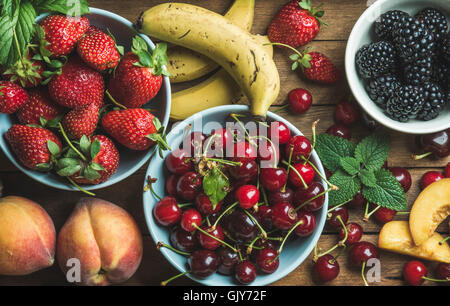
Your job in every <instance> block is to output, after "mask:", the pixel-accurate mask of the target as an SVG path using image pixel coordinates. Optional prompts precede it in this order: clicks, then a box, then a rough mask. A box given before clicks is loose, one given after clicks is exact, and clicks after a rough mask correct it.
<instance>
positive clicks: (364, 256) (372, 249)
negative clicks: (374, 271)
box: [349, 241, 379, 267]
mask: <svg viewBox="0 0 450 306" xmlns="http://www.w3.org/2000/svg"><path fill="white" fill-rule="evenodd" d="M378 256H379V253H378V248H377V247H376V246H375V245H374V244H372V243H370V242H367V241H359V242H357V243H355V244H354V245H353V246H352V248H351V249H350V253H349V258H350V262H351V263H352V264H353V265H355V266H357V267H361V266H362V264H363V263H365V262H367V261H368V260H369V259H371V258H378Z"/></svg>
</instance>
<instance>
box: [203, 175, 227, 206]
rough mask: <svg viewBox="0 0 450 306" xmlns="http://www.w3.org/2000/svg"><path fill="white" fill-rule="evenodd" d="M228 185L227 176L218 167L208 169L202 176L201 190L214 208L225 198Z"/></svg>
mask: <svg viewBox="0 0 450 306" xmlns="http://www.w3.org/2000/svg"><path fill="white" fill-rule="evenodd" d="M229 187H230V183H229V181H228V178H227V177H226V176H225V175H224V174H223V173H222V172H221V171H220V170H219V169H218V168H213V169H211V170H209V171H208V173H207V174H206V175H205V177H204V178H203V190H204V191H205V194H206V195H207V196H208V197H209V199H210V201H211V203H212V205H213V208H214V209H215V208H216V205H217V204H218V203H219V202H220V201H222V200H223V199H224V198H225V196H226V195H227V193H228V188H229Z"/></svg>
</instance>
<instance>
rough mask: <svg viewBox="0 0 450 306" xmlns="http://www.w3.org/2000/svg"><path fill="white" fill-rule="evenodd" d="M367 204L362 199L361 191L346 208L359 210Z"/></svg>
mask: <svg viewBox="0 0 450 306" xmlns="http://www.w3.org/2000/svg"><path fill="white" fill-rule="evenodd" d="M366 203H367V200H366V199H365V198H364V196H363V194H362V192H361V190H360V191H358V193H357V194H356V195H355V196H354V197H353V199H352V200H351V201H350V202H348V204H347V206H349V207H351V208H359V207H362V206H363V205H365V204H366Z"/></svg>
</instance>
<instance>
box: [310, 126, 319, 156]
mask: <svg viewBox="0 0 450 306" xmlns="http://www.w3.org/2000/svg"><path fill="white" fill-rule="evenodd" d="M319 121H320V119H317V120H316V121H314V122H313V124H312V138H313V144H312V148H311V152H312V151H314V149H315V148H316V134H317V133H316V128H317V124H319Z"/></svg>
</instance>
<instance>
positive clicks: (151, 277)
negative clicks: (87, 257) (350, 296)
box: [0, 0, 450, 286]
mask: <svg viewBox="0 0 450 306" xmlns="http://www.w3.org/2000/svg"><path fill="white" fill-rule="evenodd" d="M162 2H173V1H163V0H128V1H123V0H92V1H89V3H90V5H91V6H93V7H97V8H102V9H106V10H109V11H112V12H114V13H117V14H119V15H122V16H123V17H125V18H127V19H129V20H130V21H133V22H134V21H135V20H136V18H137V17H138V16H139V13H140V12H141V11H143V10H145V9H147V8H149V7H151V6H153V5H155V4H158V3H162ZM177 2H187V3H193V4H197V5H199V6H202V7H205V8H208V9H211V10H214V11H216V12H220V13H223V12H224V11H225V10H226V9H227V7H228V6H229V5H230V4H231V3H232V1H231V0H190V1H183V0H179V1H177ZM286 2H287V0H256V10H255V21H254V25H253V29H252V32H253V33H255V34H256V33H258V34H265V33H266V30H267V27H268V25H269V23H270V20H271V18H272V17H273V16H274V14H275V13H276V12H277V11H278V10H279V9H280V8H281V7H282V6H283V4H284V3H286ZM315 2H316V4H319V3H320V2H323V3H324V5H323V8H324V9H325V16H324V18H323V20H324V21H326V22H327V23H329V24H330V25H329V26H328V27H323V28H322V29H321V31H320V33H319V35H318V36H317V38H316V39H315V40H314V41H313V42H312V43H311V44H310V45H311V46H312V47H313V48H314V49H315V50H317V51H320V52H323V53H325V54H326V55H327V56H328V57H330V58H331V59H332V60H333V62H335V63H336V65H337V66H338V67H339V68H340V69H341V71H342V72H343V71H344V53H345V46H346V39H347V37H348V35H349V34H350V31H351V29H352V27H353V24H354V23H355V21H356V20H357V19H358V17H359V16H360V15H361V13H362V12H363V11H364V9H365V8H366V0H339V1H335V0H323V1H315ZM289 54H290V53H289V52H288V51H283V50H279V49H277V50H276V52H275V55H274V57H275V61H276V64H277V67H278V69H279V72H280V76H281V93H280V96H279V98H278V101H277V104H284V103H285V99H286V96H287V93H288V92H289V91H290V90H291V89H293V88H296V87H304V88H306V89H308V90H310V91H311V92H312V94H313V98H314V104H313V107H312V108H311V109H310V110H309V111H308V112H307V113H306V114H304V115H292V114H289V112H288V111H280V112H279V114H280V115H282V116H283V117H285V118H286V119H287V120H289V121H290V122H292V123H293V124H294V125H295V126H297V127H298V128H299V129H300V130H301V131H303V133H304V134H306V135H307V136H310V135H311V131H310V130H311V124H312V122H313V121H315V120H316V119H320V124H319V132H324V131H325V130H326V129H327V128H328V127H329V126H330V125H331V124H332V123H333V112H334V105H335V104H336V103H338V102H339V101H341V100H345V99H350V98H351V96H350V93H349V89H348V86H347V84H346V82H345V78H344V80H343V81H342V82H341V83H340V84H337V85H334V86H321V85H316V84H312V83H310V82H306V81H304V80H303V79H302V78H301V77H300V76H299V74H298V73H297V72H292V71H291V70H290V61H289V59H288V55H289ZM189 85H191V84H180V85H178V84H177V85H176V86H173V87H174V91H177V90H180V89H182V88H185V87H187V86H189ZM352 130H353V133H354V137H355V138H356V139H358V138H361V137H362V136H364V135H367V134H368V133H369V131H368V130H367V129H365V128H364V127H363V126H362V125H357V126H355V127H354V128H353V129H352ZM390 135H391V147H392V149H391V153H390V156H389V160H388V162H389V165H390V166H403V167H407V168H408V169H409V170H410V172H411V175H412V177H413V186H412V188H411V190H410V191H409V192H408V200H409V205H411V204H412V203H413V201H414V199H415V198H416V196H417V194H418V193H419V183H418V182H419V179H420V177H421V176H422V174H423V173H424V172H426V171H428V170H431V169H432V170H435V169H436V170H440V171H441V170H442V167H443V166H445V165H446V164H447V163H448V162H449V161H450V160H449V159H441V160H430V159H425V160H421V161H413V160H412V159H411V153H412V152H413V150H414V146H413V145H414V137H413V136H410V135H404V134H400V133H397V132H391V133H390ZM147 167H148V164H146V165H145V166H144V167H142V169H140V170H139V171H137V172H136V173H135V174H133V175H131V176H130V177H129V178H127V179H125V180H124V181H122V182H120V183H118V184H116V185H114V186H111V187H108V188H105V189H103V190H100V191H98V192H97V196H98V197H100V198H103V199H106V200H109V201H112V202H114V203H116V204H118V205H120V206H121V207H123V208H125V209H126V210H127V211H128V212H130V213H131V214H132V215H133V217H134V218H135V219H136V221H137V223H138V225H139V227H140V229H141V231H142V234H143V236H144V257H143V261H142V264H141V266H140V267H139V269H138V271H137V272H136V274H135V275H134V276H133V277H132V278H131V279H130V280H129V281H127V282H126V283H125V284H124V285H159V283H160V282H161V281H162V280H165V279H167V278H169V277H170V276H172V275H174V274H175V273H176V270H175V269H174V268H173V267H172V266H171V265H170V264H169V262H167V261H166V260H165V259H164V258H163V256H162V255H161V254H160V253H159V251H157V250H156V248H155V243H154V242H153V240H152V238H151V237H150V236H149V232H148V229H147V226H146V223H145V219H144V214H143V206H142V185H143V182H144V175H145V170H146V169H147ZM0 178H1V179H2V180H3V182H4V194H5V195H21V196H24V197H28V198H31V199H33V200H35V201H37V202H38V203H40V204H41V205H43V207H44V208H45V209H46V210H47V211H48V213H49V214H50V216H51V217H52V219H53V220H54V222H55V226H56V228H57V230H59V229H60V228H61V226H62V225H63V224H64V222H65V220H66V219H67V217H68V216H69V215H70V213H71V211H72V209H73V207H74V204H75V203H76V202H77V201H78V199H79V198H80V197H82V196H83V195H82V194H80V193H76V192H66V191H60V190H56V189H52V188H49V187H46V186H44V185H41V184H39V183H37V182H35V181H33V180H32V179H30V178H28V177H27V176H25V175H24V174H22V173H21V172H19V171H18V170H17V169H16V168H15V167H14V166H13V165H12V164H11V163H10V162H9V161H8V160H7V158H6V157H5V156H4V155H3V154H2V153H0ZM350 212H351V214H350V221H355V222H358V223H360V224H362V225H363V227H364V231H365V234H364V237H363V239H364V240H367V241H370V242H373V243H376V242H377V234H378V232H379V230H380V228H381V226H380V225H379V224H376V223H375V222H374V221H373V220H369V221H368V222H363V221H362V215H363V212H362V209H356V210H351V211H350ZM396 218H397V219H405V218H407V216H398V217H396ZM447 230H448V226H447V225H442V226H441V227H440V228H439V231H441V232H446V231H447ZM337 239H338V238H337V235H336V232H335V230H333V229H331V228H328V227H326V228H325V230H324V234H323V236H322V237H321V239H320V242H319V246H320V247H322V248H323V249H327V248H328V247H330V246H332V245H333V244H335V243H336V242H337ZM407 260H409V258H408V257H406V256H401V255H396V254H392V253H388V252H383V251H382V252H381V278H382V279H381V282H380V283H374V284H373V285H403V284H404V282H403V280H402V279H401V269H402V268H403V265H404V264H405V263H406V262H407ZM427 265H428V267H429V270H430V271H432V270H433V267H434V264H433V263H427ZM340 266H341V273H340V275H339V277H338V278H337V279H336V280H335V281H333V282H332V283H330V284H331V285H355V286H357V285H362V284H363V283H362V280H361V277H360V271H358V270H355V269H353V268H351V267H350V266H349V264H348V261H347V255H346V254H344V255H342V257H341V258H340ZM311 272H312V258H311V257H310V258H308V259H307V260H306V261H305V262H304V263H303V264H302V265H301V266H299V267H298V268H297V269H296V270H295V271H294V272H292V273H290V274H289V275H288V276H287V277H285V278H284V279H282V280H280V281H278V282H276V283H275V284H274V285H318V283H317V282H316V281H315V279H314V277H312V273H311ZM65 284H67V283H66V281H65V278H64V275H63V274H62V272H61V271H60V269H59V267H58V265H57V264H55V265H53V266H52V267H51V268H48V269H45V270H43V271H39V272H37V273H34V274H32V275H29V276H21V277H10V276H0V285H65ZM175 284H178V285H196V283H194V282H193V281H191V280H189V279H188V278H182V279H179V280H177V281H176V282H174V285H175Z"/></svg>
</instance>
